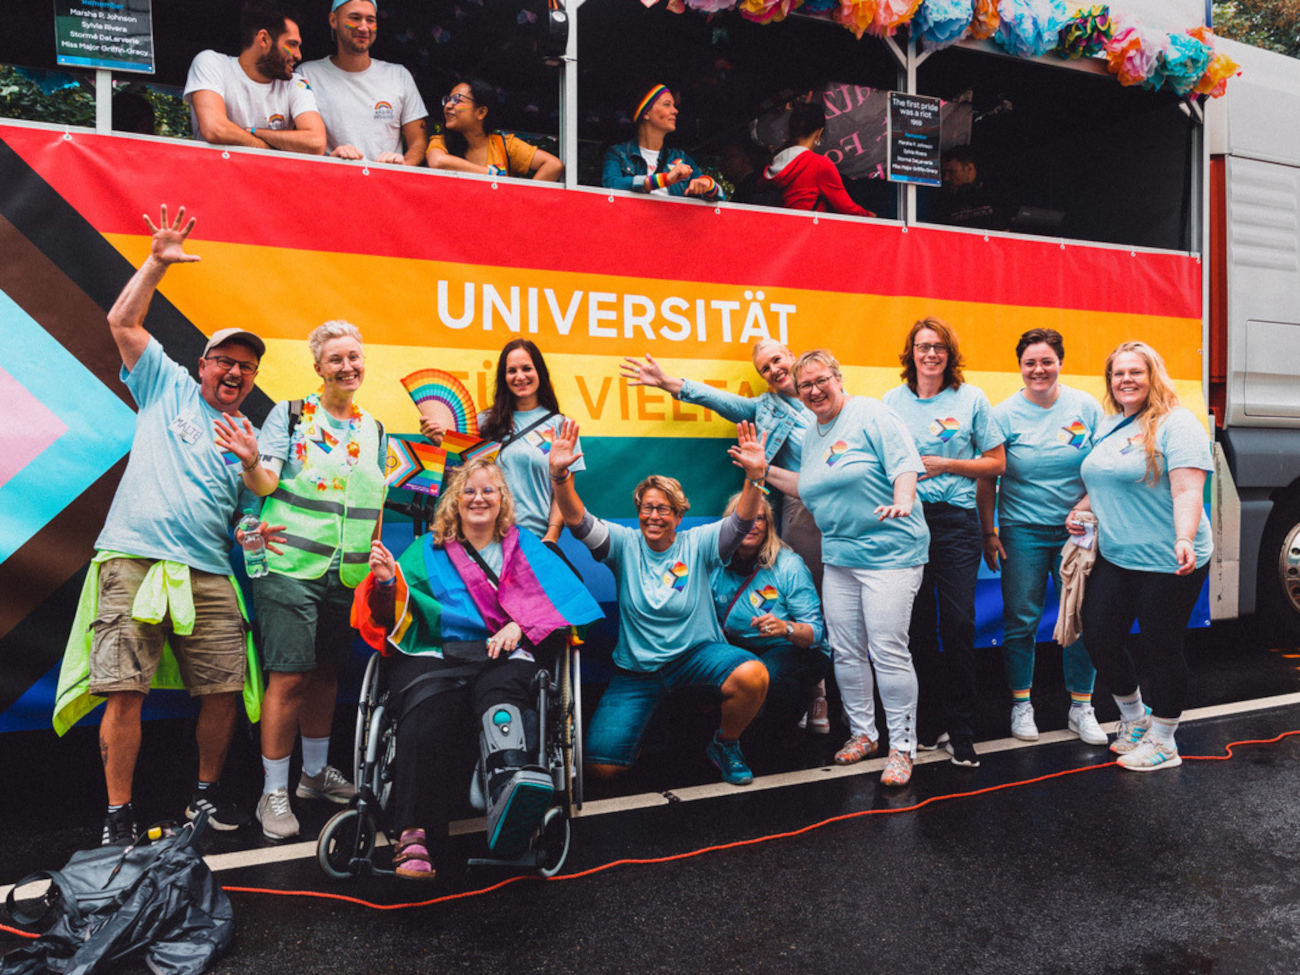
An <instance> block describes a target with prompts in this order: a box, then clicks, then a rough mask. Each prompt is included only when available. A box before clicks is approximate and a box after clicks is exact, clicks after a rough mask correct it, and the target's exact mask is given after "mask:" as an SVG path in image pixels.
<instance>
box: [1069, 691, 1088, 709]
mask: <svg viewBox="0 0 1300 975" xmlns="http://www.w3.org/2000/svg"><path fill="white" fill-rule="evenodd" d="M1091 703H1092V692H1091V691H1071V692H1070V707H1072V708H1086V707H1087V706H1088V705H1089V704H1091Z"/></svg>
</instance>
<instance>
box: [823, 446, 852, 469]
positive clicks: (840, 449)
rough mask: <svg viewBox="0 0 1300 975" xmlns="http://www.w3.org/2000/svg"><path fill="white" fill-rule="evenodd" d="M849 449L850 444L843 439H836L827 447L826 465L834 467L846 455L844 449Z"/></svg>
mask: <svg viewBox="0 0 1300 975" xmlns="http://www.w3.org/2000/svg"><path fill="white" fill-rule="evenodd" d="M848 449H849V445H848V444H847V443H845V442H844V441H843V440H836V441H835V442H834V443H833V444H831V445H830V446H829V447H827V448H826V466H827V467H834V466H835V462H836V461H837V460H839V459H840V458H841V457H842V456H844V451H846V450H848Z"/></svg>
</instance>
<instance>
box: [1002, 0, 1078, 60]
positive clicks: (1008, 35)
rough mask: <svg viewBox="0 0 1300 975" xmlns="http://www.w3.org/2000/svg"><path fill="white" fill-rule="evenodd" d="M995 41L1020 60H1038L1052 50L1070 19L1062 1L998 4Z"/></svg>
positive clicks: (1027, 0) (1017, 0) (1008, 0)
mask: <svg viewBox="0 0 1300 975" xmlns="http://www.w3.org/2000/svg"><path fill="white" fill-rule="evenodd" d="M998 17H999V18H1000V19H1001V24H1000V25H999V26H998V33H997V37H996V40H997V42H998V44H1000V45H1002V47H1003V48H1005V49H1006V50H1007V51H1009V52H1010V53H1012V54H1015V55H1018V56H1020V57H1026V58H1036V57H1042V56H1043V55H1044V54H1046V53H1047V52H1048V51H1050V50H1051V49H1052V48H1054V47H1055V46H1056V41H1057V38H1058V37H1059V36H1060V33H1061V28H1062V27H1063V26H1064V25H1065V22H1066V21H1067V20H1069V19H1070V15H1069V14H1068V13H1067V12H1066V9H1065V3H1064V2H1063V0H1000V2H999V3H998Z"/></svg>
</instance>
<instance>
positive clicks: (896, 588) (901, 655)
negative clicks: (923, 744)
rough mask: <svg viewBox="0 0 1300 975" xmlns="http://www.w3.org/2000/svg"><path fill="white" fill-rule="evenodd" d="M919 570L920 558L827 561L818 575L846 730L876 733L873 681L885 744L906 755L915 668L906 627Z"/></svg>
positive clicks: (911, 750) (912, 732)
mask: <svg viewBox="0 0 1300 975" xmlns="http://www.w3.org/2000/svg"><path fill="white" fill-rule="evenodd" d="M921 572H922V566H919V565H918V566H914V567H912V568H910V569H852V568H846V567H845V566H840V565H828V566H826V573H825V576H824V578H823V581H822V606H823V608H824V609H825V613H826V632H827V635H828V637H829V639H830V644H831V649H832V650H833V651H834V661H835V681H836V683H838V684H839V686H840V696H841V697H842V698H843V700H844V713H845V714H846V715H848V719H849V731H850V732H851V733H852V734H854V735H866V736H867V737H868V738H870V739H871V740H872V741H878V740H879V738H880V736H879V734H878V733H877V730H876V701H875V693H874V692H875V689H876V688H877V687H878V688H879V690H880V703H881V704H882V705H883V706H884V709H885V724H886V727H887V728H888V729H889V747H890V748H891V749H895V750H897V751H900V752H904V753H905V754H907V755H913V756H914V755H915V754H916V671H915V670H913V669H912V653H911V651H910V650H909V649H908V645H907V633H908V627H909V625H910V624H911V621H912V601H913V600H914V599H915V598H916V592H917V590H918V589H919V588H920V587H921ZM873 672H874V673H873Z"/></svg>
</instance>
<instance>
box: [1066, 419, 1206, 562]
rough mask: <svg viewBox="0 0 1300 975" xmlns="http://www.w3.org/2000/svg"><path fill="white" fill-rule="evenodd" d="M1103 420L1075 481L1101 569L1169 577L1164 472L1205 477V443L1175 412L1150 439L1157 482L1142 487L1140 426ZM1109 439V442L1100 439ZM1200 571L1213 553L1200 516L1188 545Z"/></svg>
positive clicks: (1170, 502)
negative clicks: (1083, 491) (1189, 471)
mask: <svg viewBox="0 0 1300 975" xmlns="http://www.w3.org/2000/svg"><path fill="white" fill-rule="evenodd" d="M1122 421H1123V417H1122V416H1119V415H1116V416H1110V417H1107V418H1106V419H1105V420H1104V421H1103V422H1102V425H1101V427H1100V428H1099V429H1098V431H1097V434H1096V437H1095V438H1094V443H1093V448H1092V451H1091V453H1089V454H1088V456H1087V457H1086V458H1085V459H1084V461H1083V467H1082V469H1081V471H1080V473H1081V474H1082V475H1083V484H1084V487H1086V488H1087V489H1088V499H1089V502H1090V503H1091V506H1092V510H1093V513H1094V514H1095V515H1096V516H1097V535H1098V546H1099V551H1100V552H1101V554H1102V555H1104V556H1105V557H1106V560H1107V561H1108V562H1113V563H1114V564H1115V565H1118V566H1120V567H1121V568H1124V569H1136V570H1139V571H1143V572H1171V573H1172V572H1174V571H1176V570H1177V568H1178V559H1177V557H1176V556H1175V555H1174V542H1175V541H1176V539H1177V536H1176V534H1175V531H1174V496H1173V494H1172V493H1171V492H1170V487H1169V471H1171V470H1176V469H1178V468H1180V467H1191V468H1195V469H1196V470H1202V471H1213V470H1214V461H1213V458H1212V457H1211V455H1210V438H1209V437H1208V436H1206V433H1205V428H1204V427H1202V426H1201V424H1200V423H1199V422H1198V421H1197V419H1196V415H1195V414H1194V413H1192V411H1191V410H1189V409H1187V408H1185V407H1182V406H1179V407H1176V408H1175V409H1174V410H1173V411H1171V412H1170V413H1169V415H1168V416H1166V417H1165V418H1164V420H1162V421H1161V423H1160V428H1159V429H1158V430H1157V431H1156V435H1155V436H1156V449H1157V450H1158V451H1159V453H1160V456H1161V457H1162V458H1163V463H1162V464H1161V465H1160V466H1161V470H1160V479H1159V480H1158V481H1156V483H1155V484H1147V483H1146V482H1145V481H1144V480H1143V478H1144V477H1145V476H1146V467H1147V453H1146V447H1145V442H1144V440H1143V436H1142V426H1141V422H1142V421H1141V420H1140V419H1138V420H1133V421H1132V422H1130V423H1128V424H1127V425H1125V426H1124V427H1123V429H1119V430H1116V429H1115V428H1116V427H1117V426H1118V424H1119V423H1121V422H1122ZM1110 431H1114V432H1113V433H1111V434H1110V435H1109V436H1107V434H1108V433H1109V432H1110ZM1192 547H1193V549H1194V551H1195V552H1196V566H1197V568H1200V567H1201V566H1202V565H1204V564H1205V563H1206V561H1207V560H1208V559H1209V558H1210V555H1211V554H1212V553H1213V552H1214V540H1213V538H1212V537H1211V535H1210V520H1209V519H1208V518H1206V517H1205V516H1204V515H1203V514H1202V516H1201V520H1200V522H1199V524H1198V525H1197V526H1196V538H1195V539H1194V540H1193V545H1192Z"/></svg>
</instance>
